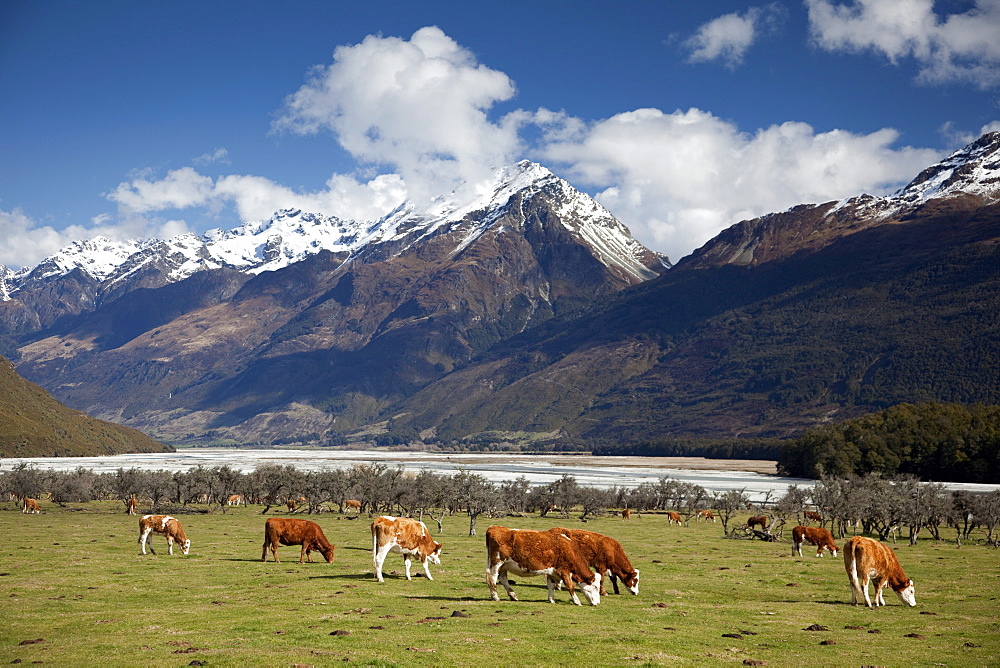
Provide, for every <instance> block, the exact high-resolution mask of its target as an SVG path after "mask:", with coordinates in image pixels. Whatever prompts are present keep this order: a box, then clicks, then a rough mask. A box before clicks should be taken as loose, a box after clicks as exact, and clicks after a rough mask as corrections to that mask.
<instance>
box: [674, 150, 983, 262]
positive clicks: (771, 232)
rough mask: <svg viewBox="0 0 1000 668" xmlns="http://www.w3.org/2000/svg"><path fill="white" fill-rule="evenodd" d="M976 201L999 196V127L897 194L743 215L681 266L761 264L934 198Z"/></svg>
mask: <svg viewBox="0 0 1000 668" xmlns="http://www.w3.org/2000/svg"><path fill="white" fill-rule="evenodd" d="M967 198H972V199H974V200H975V202H974V205H975V206H982V205H989V204H992V203H995V202H998V201H1000V132H992V133H989V134H985V135H983V136H982V137H980V138H979V139H978V140H977V141H975V142H973V143H971V144H969V145H968V146H966V147H964V148H962V149H961V150H958V151H955V152H954V153H952V154H951V155H950V156H948V157H947V158H945V159H944V160H942V161H941V162H939V163H937V164H934V165H931V166H930V167H928V168H926V169H925V170H923V171H922V172H920V174H918V175H917V177H916V178H915V179H913V180H912V181H911V182H910V183H909V184H907V185H906V186H904V187H903V188H900V189H899V190H898V191H896V192H895V193H893V194H892V195H888V196H884V197H879V196H874V195H858V196H856V197H850V198H846V199H842V200H839V201H834V202H826V203H823V204H802V205H799V206H796V207H793V208H792V209H789V210H788V211H783V212H780V213H772V214H768V215H766V216H761V217H760V218H754V219H752V220H745V221H741V222H739V223H737V224H735V225H733V226H732V227H730V228H728V229H726V230H724V231H723V232H721V233H720V234H719V235H718V236H717V237H715V238H714V239H712V240H711V241H709V242H708V243H706V244H705V245H704V246H702V247H701V248H699V249H698V250H696V251H695V252H694V253H692V254H691V255H689V256H687V257H686V258H684V259H683V260H682V261H681V262H679V263H678V267H680V266H685V267H704V266H715V265H718V264H736V265H744V266H745V265H756V264H761V263H763V262H769V261H771V260H774V259H780V258H784V257H788V256H790V255H791V254H793V253H796V252H799V251H811V250H816V249H819V248H822V247H824V246H825V245H826V244H828V243H829V242H830V240H831V239H835V238H837V237H840V236H844V235H848V234H854V233H856V232H859V231H861V230H864V229H870V228H872V227H875V226H878V225H882V224H884V223H886V222H890V221H893V220H902V219H905V218H907V217H911V216H913V215H914V214H915V213H916V212H918V211H919V210H920V209H921V208H922V207H924V206H926V205H928V203H931V202H937V203H940V204H941V205H943V206H951V205H952V204H954V203H957V202H960V201H962V200H964V199H967Z"/></svg>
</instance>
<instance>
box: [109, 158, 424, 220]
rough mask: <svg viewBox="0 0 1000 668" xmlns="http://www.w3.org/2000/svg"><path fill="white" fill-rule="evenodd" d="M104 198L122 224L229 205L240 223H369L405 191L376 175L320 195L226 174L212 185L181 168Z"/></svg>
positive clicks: (336, 181) (339, 178) (395, 180)
mask: <svg viewBox="0 0 1000 668" xmlns="http://www.w3.org/2000/svg"><path fill="white" fill-rule="evenodd" d="M107 197H108V199H110V200H112V201H114V202H117V203H118V204H119V212H120V214H121V215H122V217H123V218H129V217H134V216H137V215H143V214H148V213H153V212H158V211H164V210H168V209H191V208H205V209H207V210H209V211H212V212H217V211H219V210H221V209H222V208H223V207H225V206H228V205H233V206H234V207H235V208H236V212H237V214H238V215H239V217H240V219H241V220H264V219H266V218H269V217H270V216H271V215H272V214H273V213H274V212H275V211H277V210H279V209H283V208H299V209H303V210H305V211H315V212H320V213H328V214H333V215H336V216H338V217H341V218H355V219H358V220H372V219H376V218H378V217H380V216H382V215H384V214H385V213H387V212H388V211H390V210H391V209H392V208H394V207H395V206H397V205H398V204H399V203H400V202H402V201H403V200H404V199H405V197H406V188H405V187H404V185H403V182H402V180H401V179H400V178H399V177H398V176H397V175H395V174H388V175H380V176H377V177H375V178H374V179H372V180H371V181H368V182H367V183H361V182H359V181H357V180H355V179H353V178H352V177H349V176H343V175H339V174H334V175H333V176H331V177H330V179H329V180H328V181H327V183H326V189H325V190H320V191H315V192H302V191H297V190H294V189H292V188H289V187H287V186H283V185H280V184H278V183H275V182H274V181H272V180H271V179H268V178H265V177H262V176H252V175H240V174H231V175H227V176H222V177H219V178H218V179H215V180H213V179H212V178H211V177H209V176H205V175H203V174H200V173H198V172H197V171H195V170H194V169H192V168H190V167H184V168H181V169H177V170H173V171H171V172H168V173H167V175H166V176H165V177H164V178H162V179H160V180H150V179H149V178H147V177H145V176H144V177H142V178H137V179H134V180H132V181H129V182H124V183H121V184H119V185H118V187H117V188H116V189H115V190H114V191H113V192H111V193H109V194H108V196H107Z"/></svg>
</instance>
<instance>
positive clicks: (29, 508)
mask: <svg viewBox="0 0 1000 668" xmlns="http://www.w3.org/2000/svg"><path fill="white" fill-rule="evenodd" d="M21 512H22V513H40V512H42V507H41V506H39V505H38V499H31V498H28V497H27V496H26V497H24V499H23V500H22V501H21Z"/></svg>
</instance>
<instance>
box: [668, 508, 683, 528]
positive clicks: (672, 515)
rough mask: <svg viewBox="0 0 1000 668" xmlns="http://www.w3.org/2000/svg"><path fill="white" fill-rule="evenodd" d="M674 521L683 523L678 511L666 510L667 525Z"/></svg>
mask: <svg viewBox="0 0 1000 668" xmlns="http://www.w3.org/2000/svg"><path fill="white" fill-rule="evenodd" d="M674 522H676V523H677V524H683V523H684V522H683V520H681V514H680V513H677V512H674V511H673V510H671V511H668V512H667V524H668V525H669V524H673V523H674Z"/></svg>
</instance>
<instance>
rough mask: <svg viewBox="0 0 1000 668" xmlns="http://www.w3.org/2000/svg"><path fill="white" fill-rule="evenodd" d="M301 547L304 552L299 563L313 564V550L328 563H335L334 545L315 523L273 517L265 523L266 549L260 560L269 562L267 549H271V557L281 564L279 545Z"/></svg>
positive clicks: (262, 552) (262, 551) (300, 555)
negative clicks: (306, 561)
mask: <svg viewBox="0 0 1000 668" xmlns="http://www.w3.org/2000/svg"><path fill="white" fill-rule="evenodd" d="M279 544H281V545H301V546H302V552H301V553H300V554H299V563H300V564H301V563H303V562H304V561H305V560H308V561H309V563H312V556H311V555H310V554H309V553H310V552H312V551H313V550H315V551H317V552H319V553H320V554H322V555H323V557H324V558H325V559H326V563H328V564H332V563H333V550H334V545H333V544H332V543H330V541H328V540H327V539H326V536H325V535H324V534H323V529H321V528H320V526H319V525H318V524H316V523H315V522H310V521H309V520H296V519H287V518H284V517H271V518H269V519H268V520H267V521H266V522H264V549H263V550H261V553H260V560H261V561H267V548H268V547H270V548H271V556H272V557H274V563H276V564H279V563H281V562H280V561H279V560H278V545H279Z"/></svg>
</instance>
